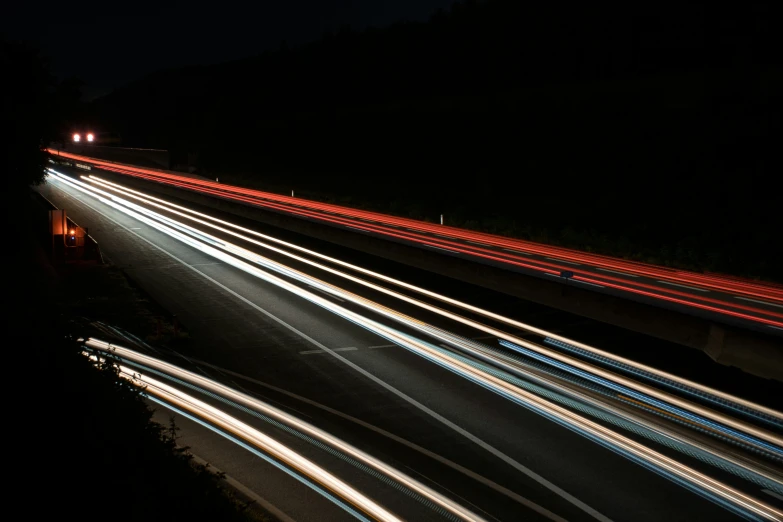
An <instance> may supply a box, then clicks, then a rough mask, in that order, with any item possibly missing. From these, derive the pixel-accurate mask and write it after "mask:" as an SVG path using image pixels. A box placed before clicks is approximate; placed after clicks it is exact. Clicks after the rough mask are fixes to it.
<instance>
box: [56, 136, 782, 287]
mask: <svg viewBox="0 0 783 522" xmlns="http://www.w3.org/2000/svg"><path fill="white" fill-rule="evenodd" d="M48 150H49V152H51V153H53V154H57V155H61V156H64V157H68V158H73V159H80V160H83V161H88V162H91V163H93V164H95V165H100V166H102V167H103V168H105V169H107V170H114V171H116V172H120V173H123V174H128V175H135V176H137V175H145V176H146V177H147V178H148V179H155V180H156V181H159V182H165V183H169V182H172V181H174V180H177V181H179V182H181V183H186V184H188V185H190V186H191V187H193V186H199V187H212V188H218V189H220V190H221V191H223V192H233V193H236V194H245V195H251V196H253V197H254V198H256V199H258V198H260V199H264V200H272V201H279V202H282V203H284V204H289V205H294V206H299V207H302V206H306V207H309V208H314V209H318V210H322V211H325V212H331V213H336V214H341V215H345V216H349V217H353V218H360V219H370V220H372V221H376V222H378V223H389V224H392V225H394V226H401V227H405V228H408V229H410V230H420V231H424V232H430V233H436V234H440V235H444V236H451V237H455V238H458V239H462V240H474V241H481V242H483V243H485V244H489V245H493V246H498V247H507V248H512V249H514V248H516V249H518V250H524V251H528V252H532V253H537V254H540V255H545V256H556V257H558V256H559V257H560V258H563V259H564V260H570V261H572V262H573V261H577V262H581V263H589V264H591V265H593V266H597V267H603V268H610V269H615V270H624V271H627V272H630V273H632V274H636V275H645V276H648V277H656V278H663V279H666V280H669V281H679V282H685V283H691V284H701V285H703V286H707V287H710V288H714V289H718V290H725V291H730V292H738V293H742V294H745V295H751V296H755V297H761V298H766V299H771V300H775V301H783V287H781V286H780V285H775V284H772V283H767V284H763V285H762V284H758V283H754V282H752V281H747V280H739V279H738V278H732V277H729V276H719V275H711V274H698V273H695V272H686V271H682V270H674V269H667V268H665V267H658V266H654V265H649V264H646V263H641V262H635V261H626V260H619V259H615V258H611V257H608V256H602V255H598V254H589V253H584V252H579V251H575V250H570V249H566V248H561V247H553V246H548V245H542V244H538V243H533V242H530V241H524V240H520V239H511V238H505V237H502V236H495V235H492V234H487V233H483V232H475V231H470V230H466V229H461V228H456V227H449V226H444V225H432V224H430V223H426V222H422V221H417V220H414V219H409V218H400V217H396V216H390V215H386V214H380V213H377V212H370V211H363V210H358V209H352V208H349V207H341V206H338V205H331V204H328V203H319V202H315V201H308V200H303V199H300V198H299V199H295V198H292V197H291V198H289V197H287V196H281V195H279V194H272V193H269V192H262V191H259V190H254V189H246V188H243V187H236V186H230V185H225V184H219V183H215V182H211V181H205V180H199V179H194V178H189V177H185V176H178V175H174V174H171V173H168V172H162V171H157V170H151V169H143V168H139V167H135V166H132V165H124V164H119V163H114V162H108V161H102V160H98V159H95V158H89V157H85V156H79V155H76V154H70V153H67V152H60V151H54V150H51V149H48Z"/></svg>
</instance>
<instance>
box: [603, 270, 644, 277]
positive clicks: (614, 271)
mask: <svg viewBox="0 0 783 522" xmlns="http://www.w3.org/2000/svg"><path fill="white" fill-rule="evenodd" d="M596 270H600V271H601V272H610V273H612V274H619V275H623V276H628V277H639V276H638V275H634V274H626V273H625V272H618V271H617V270H609V269H608V268H596Z"/></svg>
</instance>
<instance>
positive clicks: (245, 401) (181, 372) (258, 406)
mask: <svg viewBox="0 0 783 522" xmlns="http://www.w3.org/2000/svg"><path fill="white" fill-rule="evenodd" d="M84 344H85V345H86V346H89V347H90V348H94V349H96V350H100V351H103V352H109V353H112V354H113V355H116V356H118V357H120V358H121V359H125V360H127V361H130V362H133V363H136V364H141V365H144V366H147V367H149V368H152V369H155V370H158V371H160V372H162V373H164V374H166V375H169V376H172V377H175V378H178V379H181V380H183V381H186V382H189V383H192V384H193V385H195V386H197V387H198V388H201V389H204V390H208V391H210V392H212V393H215V394H217V395H220V396H222V397H225V398H227V399H229V400H231V401H232V402H234V403H236V404H241V405H243V406H246V407H248V408H250V409H252V410H255V411H258V412H260V413H263V414H265V415H267V416H269V417H272V418H274V419H276V420H278V421H280V422H282V423H284V424H286V425H288V426H291V427H292V428H294V429H296V430H298V431H301V432H303V433H306V434H308V435H309V436H311V437H313V438H315V439H318V440H320V441H322V442H324V443H325V444H327V445H329V446H331V447H333V448H335V449H337V450H339V451H341V452H342V453H345V454H346V455H350V456H351V457H353V458H355V459H356V460H358V461H360V462H363V463H364V464H366V465H368V466H370V467H372V468H374V469H375V470H377V471H379V472H381V473H383V474H384V475H386V476H387V477H389V478H390V479H392V480H393V481H394V482H396V483H398V484H400V485H402V486H404V487H406V488H408V489H410V490H411V491H413V492H415V493H417V494H419V495H421V496H422V497H424V498H426V499H427V500H429V501H431V502H433V503H435V504H437V505H438V506H440V507H442V508H443V509H445V510H446V511H448V512H450V513H452V514H453V515H455V516H457V517H459V518H460V519H462V520H475V521H481V520H483V519H482V518H481V517H479V516H478V515H476V514H474V513H472V512H470V511H469V510H467V509H465V508H464V507H462V506H460V505H459V504H457V503H455V502H453V501H452V500H450V499H449V498H447V497H444V496H443V495H441V494H440V493H438V492H437V491H434V490H433V489H431V488H429V487H427V486H426V485H424V484H422V483H420V482H419V481H417V480H416V479H413V478H411V477H410V476H408V475H406V474H404V473H402V472H401V471H399V470H397V469H395V468H393V467H392V466H389V465H388V464H386V463H384V462H382V461H380V460H378V459H376V458H375V457H373V456H371V455H369V454H367V453H365V452H363V451H361V450H359V449H357V448H355V447H354V446H352V445H350V444H348V443H347V442H345V441H343V440H341V439H339V438H337V437H335V436H334V435H331V434H329V433H327V432H325V431H323V430H322V429H320V428H317V427H315V426H313V425H312V424H309V423H307V422H305V421H303V420H300V419H298V418H297V417H295V416H293V415H291V414H289V413H286V412H284V411H283V410H280V409H278V408H275V407H274V406H272V405H270V404H267V403H265V402H263V401H261V400H259V399H257V398H255V397H251V396H250V395H247V394H244V393H241V392H239V391H236V390H234V389H232V388H229V387H228V386H225V385H223V384H220V383H218V382H216V381H213V380H211V379H207V378H206V377H202V376H200V375H197V374H195V373H193V372H190V371H188V370H185V369H182V368H179V367H178V366H175V365H173V364H170V363H167V362H165V361H162V360H160V359H156V358H154V357H150V356H147V355H144V354H141V353H138V352H135V351H133V350H130V349H128V348H123V347H121V346H117V345H114V344H109V343H106V342H104V341H100V340H98V339H92V338H91V339H88V340H87V341H86V342H85V343H84Z"/></svg>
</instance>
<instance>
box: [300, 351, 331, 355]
mask: <svg viewBox="0 0 783 522" xmlns="http://www.w3.org/2000/svg"><path fill="white" fill-rule="evenodd" d="M312 353H326V352H325V351H323V350H305V351H303V352H299V355H310V354H312Z"/></svg>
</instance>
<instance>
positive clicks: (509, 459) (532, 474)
mask: <svg viewBox="0 0 783 522" xmlns="http://www.w3.org/2000/svg"><path fill="white" fill-rule="evenodd" d="M80 201H81V202H82V203H83V204H84V205H85V206H87V207H90V208H91V209H93V210H94V211H95V212H97V213H98V214H101V215H102V216H104V217H105V218H106V219H108V220H109V221H112V222H113V223H114V224H115V225H118V226H120V227H122V228H127V227H125V226H124V225H122V224H121V223H120V222H119V221H117V220H116V219H114V218H111V217H109V216H107V215H106V214H104V213H103V212H101V211H100V210H98V209H97V208H95V207H93V206H92V205H90V204H88V203H85V202H84V201H83V200H80ZM131 234H134V235H136V236H137V237H138V238H139V239H141V240H142V241H144V242H145V243H147V244H149V245H150V246H151V247H153V248H155V249H157V250H160V251H161V252H163V253H164V254H166V255H167V256H169V257H171V258H172V259H174V260H175V261H179V262H180V263H182V264H184V265H185V266H188V265H187V264H186V263H185V262H184V261H182V260H181V259H180V258H178V257H177V256H175V255H174V254H172V253H171V252H169V251H168V250H166V249H165V248H163V247H161V246H158V245H156V244H155V243H153V242H152V241H150V240H149V239H147V238H145V237H143V236H141V235H140V234H138V233H136V232H131ZM188 268H190V269H191V270H193V271H194V272H196V273H197V274H199V275H200V276H201V277H203V278H204V279H206V280H207V281H209V282H211V283H212V284H214V285H215V286H217V287H218V288H221V289H222V290H223V291H225V292H228V293H229V294H231V295H233V296H234V297H236V298H237V299H239V300H240V301H242V302H244V303H245V304H247V305H248V306H250V307H252V308H254V309H256V310H258V311H259V312H261V313H262V314H263V315H265V316H266V317H268V318H269V319H271V320H273V321H275V322H276V323H278V324H279V325H281V326H283V327H285V328H287V329H288V330H290V331H291V332H293V333H295V334H296V335H298V336H299V337H301V338H302V339H304V340H306V341H308V342H309V343H310V344H312V345H314V346H317V347H319V348H321V349H322V350H324V351H326V352H327V353H329V354H330V355H331V356H332V357H334V358H336V359H338V360H339V361H340V362H342V363H343V364H345V365H346V366H349V367H350V368H352V369H353V370H354V371H356V372H357V373H360V374H361V375H363V376H364V377H366V378H367V379H369V380H371V381H373V382H374V383H376V384H377V385H379V386H381V387H382V388H384V389H386V390H387V391H389V392H391V393H393V394H394V395H396V396H397V397H399V398H400V399H402V400H404V401H405V402H407V403H408V404H410V405H411V406H413V407H414V408H416V409H418V410H419V411H421V412H422V413H425V414H426V415H429V416H430V417H432V418H433V419H435V420H437V421H438V422H440V423H441V424H443V425H444V426H446V427H448V428H449V429H451V430H452V431H454V432H456V433H458V434H460V435H461V436H463V437H465V438H466V439H468V440H470V441H471V442H473V443H474V444H476V445H477V446H480V447H481V448H483V449H484V450H485V451H487V452H489V453H491V454H492V455H494V456H495V457H497V458H498V459H500V460H502V461H503V462H505V463H506V464H508V465H509V466H511V467H512V468H514V469H516V470H517V471H519V472H520V473H522V474H524V475H526V476H527V477H529V478H531V479H532V480H535V481H536V482H538V483H539V484H541V485H542V486H544V487H545V488H547V489H548V490H549V491H552V492H553V493H555V494H556V495H558V496H560V497H561V498H562V499H564V500H566V501H567V502H569V503H571V504H573V505H574V506H576V507H578V508H579V509H581V510H582V511H584V512H585V513H587V514H589V515H591V516H592V517H593V518H595V519H596V520H600V521H601V522H611V519H609V518H608V517H606V516H604V515H603V514H601V513H599V512H598V511H596V510H595V509H593V508H592V507H590V506H588V505H587V504H586V503H584V502H582V501H581V500H579V499H578V498H576V497H574V496H573V495H571V494H570V493H568V492H567V491H565V490H564V489H562V488H561V487H559V486H557V485H556V484H553V483H552V482H550V481H549V480H547V479H546V478H544V477H542V476H541V475H539V474H538V473H536V472H535V471H533V470H531V469H530V468H528V467H526V466H525V465H523V464H521V463H520V462H518V461H517V460H515V459H514V458H512V457H510V456H508V455H506V454H505V453H503V452H502V451H500V450H498V449H497V448H495V447H494V446H492V445H491V444H489V443H487V442H485V441H484V440H483V439H480V438H479V437H477V436H476V435H474V434H472V433H471V432H469V431H467V430H466V429H465V428H463V427H461V426H459V425H458V424H456V423H454V422H452V421H450V420H449V419H447V418H446V417H444V416H443V415H441V414H439V413H437V412H435V411H434V410H432V409H430V408H428V407H427V406H425V405H424V404H422V403H420V402H419V401H417V400H416V399H414V398H413V397H411V396H410V395H408V394H406V393H404V392H402V391H400V390H398V389H397V388H395V387H394V386H392V385H391V384H389V383H387V382H386V381H384V380H383V379H381V378H379V377H377V376H375V375H373V374H372V373H371V372H369V371H367V370H365V369H364V368H362V367H360V366H358V365H357V364H355V363H353V362H351V361H350V360H348V359H346V358H345V357H343V356H341V355H339V354H337V353H335V351H334V350H332V349H330V348H328V347H327V346H326V345H324V344H322V343H320V342H318V341H317V340H315V339H314V338H312V337H310V336H309V335H307V334H306V333H304V332H302V331H301V330H299V329H298V328H296V327H295V326H292V325H290V324H288V323H287V322H285V321H284V320H282V319H280V318H279V317H277V316H276V315H274V314H272V313H271V312H269V311H267V310H265V309H264V308H262V307H260V306H259V305H257V304H256V303H254V302H253V301H251V300H250V299H248V298H247V297H244V296H242V295H240V294H238V293H237V292H235V291H234V290H232V289H230V288H229V287H227V286H226V285H224V284H222V283H221V282H219V281H217V280H216V279H214V278H212V277H210V276H208V275H207V274H205V273H204V272H201V271H199V270H198V269H196V268H193V267H188ZM525 500H526V501H527V499H525ZM527 502H528V504H527V505H529V506H530V507H532V508H533V509H535V510H536V511H537V512H539V513H542V514H543V513H546V514H547V516H548V518H550V519H554V518H557V519H559V520H562V519H561V518H560V517H557V516H556V515H554V514H553V513H551V512H549V511H548V510H546V509H544V508H542V507H541V506H538V505H537V504H535V503H533V502H530V501H527Z"/></svg>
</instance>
